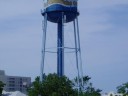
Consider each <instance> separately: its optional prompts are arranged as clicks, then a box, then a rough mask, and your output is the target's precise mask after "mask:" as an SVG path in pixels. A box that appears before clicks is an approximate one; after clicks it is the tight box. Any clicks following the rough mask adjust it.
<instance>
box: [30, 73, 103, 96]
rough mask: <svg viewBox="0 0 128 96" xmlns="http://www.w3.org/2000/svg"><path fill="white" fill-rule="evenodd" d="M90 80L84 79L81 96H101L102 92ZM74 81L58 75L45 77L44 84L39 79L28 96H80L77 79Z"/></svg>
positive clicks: (33, 84)
mask: <svg viewBox="0 0 128 96" xmlns="http://www.w3.org/2000/svg"><path fill="white" fill-rule="evenodd" d="M90 79H91V78H90V77H89V76H84V77H83V83H84V88H83V90H82V91H80V93H79V96H100V92H101V90H99V89H95V88H94V87H93V86H92V83H90V82H89V80H90ZM74 81H75V82H73V81H71V80H69V78H67V77H66V76H62V77H59V76H58V75H57V74H49V75H47V76H46V75H45V76H44V80H43V82H41V81H40V78H39V77H37V78H36V79H35V81H34V82H33V83H32V86H31V87H30V88H29V89H28V96H78V91H77V89H76V88H77V78H76V79H74Z"/></svg>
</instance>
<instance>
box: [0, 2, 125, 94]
mask: <svg viewBox="0 0 128 96" xmlns="http://www.w3.org/2000/svg"><path fill="white" fill-rule="evenodd" d="M78 2H79V4H78V5H79V6H78V10H79V12H80V16H79V17H78V18H79V29H80V41H81V42H80V43H81V52H82V64H83V74H84V75H89V76H90V77H91V82H92V83H93V86H94V87H95V88H99V89H102V90H103V92H109V91H116V87H117V86H119V85H121V84H122V83H126V82H128V76H127V68H128V43H127V41H128V38H127V36H128V32H127V30H128V27H127V26H128V0H79V1H78ZM42 8H43V2H42V0H0V70H5V72H6V74H7V75H11V76H29V77H31V78H32V80H34V78H35V77H36V76H38V75H40V63H41V48H42V20H43V17H42V16H41V9H42ZM71 25H72V23H70V24H69V25H68V24H65V26H66V27H65V31H66V32H65V33H66V35H65V36H66V37H65V38H66V40H67V39H71V40H69V41H68V40H67V41H65V43H66V44H67V46H68V45H70V41H71V42H73V41H72V38H73V36H72V35H71V32H70V31H72V28H71ZM55 26H56V25H55V24H51V23H50V22H48V33H47V37H48V38H47V41H48V44H47V45H48V46H51V45H53V46H54V47H55V46H56V42H52V41H55V40H56V34H57V33H56V28H55ZM53 31H55V32H54V33H53ZM67 34H68V35H67ZM71 45H73V44H71ZM47 57H48V58H50V57H51V59H47V60H46V61H47V62H49V63H50V62H51V63H52V62H53V61H56V60H55V59H56V58H55V56H54V55H52V54H48V55H47ZM69 57H70V55H68V57H65V59H66V58H69ZM73 60H74V57H71V59H70V60H69V62H72V61H73ZM66 62H68V61H66ZM51 63H50V64H48V65H47V67H46V68H45V71H47V72H50V71H51V72H54V71H55V70H56V63H52V65H51ZM65 66H66V68H65V69H66V74H68V76H69V77H70V76H71V75H72V74H74V73H73V72H75V71H71V69H72V65H70V64H69V65H65ZM73 68H74V67H73Z"/></svg>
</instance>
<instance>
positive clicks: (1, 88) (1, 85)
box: [0, 81, 5, 96]
mask: <svg viewBox="0 0 128 96" xmlns="http://www.w3.org/2000/svg"><path fill="white" fill-rule="evenodd" d="M4 86H5V84H4V83H3V82H2V81H0V96H1V95H2V91H3V87H4Z"/></svg>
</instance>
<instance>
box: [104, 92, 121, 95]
mask: <svg viewBox="0 0 128 96" xmlns="http://www.w3.org/2000/svg"><path fill="white" fill-rule="evenodd" d="M102 96H123V94H120V93H114V92H109V93H105V94H102Z"/></svg>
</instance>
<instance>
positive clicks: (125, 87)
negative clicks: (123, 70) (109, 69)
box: [117, 82, 128, 96]
mask: <svg viewBox="0 0 128 96" xmlns="http://www.w3.org/2000/svg"><path fill="white" fill-rule="evenodd" d="M117 92H118V93H122V94H123V95H124V96H127V95H128V82H127V83H124V84H122V85H120V86H118V87H117Z"/></svg>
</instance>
